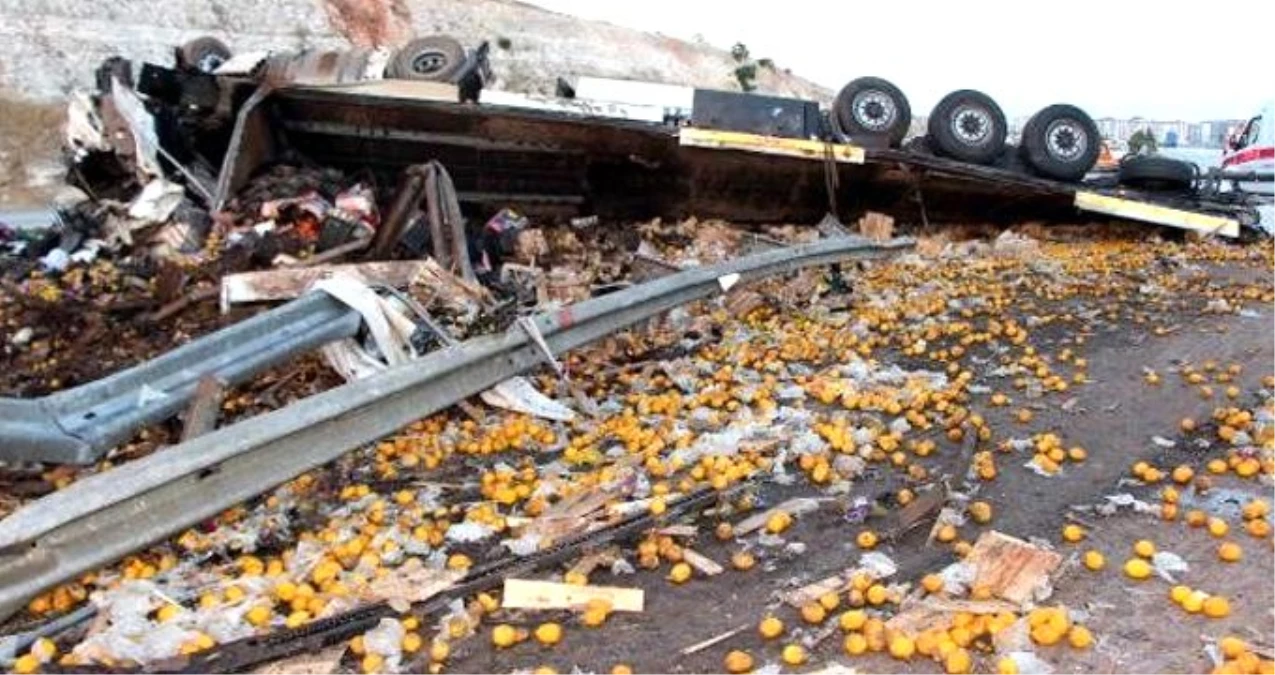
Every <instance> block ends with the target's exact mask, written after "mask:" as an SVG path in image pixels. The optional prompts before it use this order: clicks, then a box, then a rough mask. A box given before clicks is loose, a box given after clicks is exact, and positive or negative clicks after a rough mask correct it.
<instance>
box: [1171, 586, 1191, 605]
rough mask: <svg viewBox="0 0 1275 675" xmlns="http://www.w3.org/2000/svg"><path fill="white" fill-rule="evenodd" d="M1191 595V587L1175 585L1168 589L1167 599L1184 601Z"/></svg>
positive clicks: (1177, 601)
mask: <svg viewBox="0 0 1275 675" xmlns="http://www.w3.org/2000/svg"><path fill="white" fill-rule="evenodd" d="M1189 597H1191V588H1190V587H1189V586H1182V585H1180V584H1179V585H1177V586H1174V587H1173V588H1170V589H1169V599H1170V600H1172V601H1173V602H1175V603H1177V604H1179V605H1180V604H1182V603H1184V602H1186V599H1187V598H1189Z"/></svg>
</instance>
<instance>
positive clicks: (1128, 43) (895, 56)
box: [529, 0, 1275, 121]
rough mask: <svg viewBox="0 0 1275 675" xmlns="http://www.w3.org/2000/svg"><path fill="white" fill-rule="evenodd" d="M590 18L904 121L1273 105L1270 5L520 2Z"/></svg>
mask: <svg viewBox="0 0 1275 675" xmlns="http://www.w3.org/2000/svg"><path fill="white" fill-rule="evenodd" d="M529 1H530V3H531V4H534V5H539V6H541V7H544V8H546V9H550V10H553V11H557V12H562V13H566V14H573V15H576V16H580V17H583V18H587V19H595V20H602V21H608V22H610V23H613V24H617V25H621V26H627V27H630V28H636V29H639V30H644V31H649V32H656V33H662V34H664V35H668V36H672V37H678V38H683V39H688V40H691V39H695V37H696V36H702V38H703V39H704V40H706V41H708V42H709V43H711V44H713V45H716V46H719V47H723V48H729V47H730V46H731V45H733V44H735V43H736V42H742V43H744V44H745V45H747V47H748V49H749V52H750V53H751V54H752V56H753V58H761V57H770V58H772V59H774V61H775V64H776V65H777V66H778V67H780V68H791V69H792V71H793V73H795V74H797V75H801V76H803V77H805V78H807V79H810V80H812V81H814V82H817V83H819V84H821V85H824V86H826V87H828V88H829V89H832V90H834V91H836V90H837V89H840V88H841V86H842V85H844V84H845V83H846V82H849V81H850V80H852V79H854V78H855V77H860V76H864V75H875V76H878V77H884V78H886V79H888V80H890V81H892V82H894V83H895V85H897V86H898V87H899V88H900V89H902V90H903V92H904V94H906V95H907V97H908V100H909V102H910V103H911V106H912V110H913V113H914V114H925V113H928V111H929V110H930V109H931V108H932V107H933V106H934V104H935V103H937V102H938V100H939V99H940V98H942V97H943V95H944V94H947V93H948V92H950V91H953V90H956V89H978V90H981V91H983V92H984V93H987V94H989V95H990V96H991V97H992V98H993V99H995V100H996V101H997V103H999V104H1000V106H1001V108H1002V109H1004V111H1005V113H1006V115H1007V116H1009V117H1011V118H1012V117H1015V116H1020V115H1021V116H1026V115H1030V114H1032V113H1033V112H1035V111H1036V110H1039V109H1040V108H1043V107H1044V106H1046V105H1050V104H1053V103H1071V104H1074V105H1078V106H1080V107H1081V108H1083V109H1085V110H1086V111H1087V112H1089V114H1090V115H1091V116H1092V117H1095V118H1097V117H1119V118H1127V117H1133V116H1135V115H1136V116H1142V117H1146V118H1148V119H1156V120H1178V119H1181V120H1186V121H1203V120H1212V119H1238V118H1246V117H1249V116H1251V115H1253V114H1254V113H1256V112H1257V110H1258V108H1259V107H1260V104H1261V102H1262V101H1264V100H1270V99H1271V98H1275V1H1273V0H1239V1H1236V0H1227V1H1219V0H1214V1H1213V2H1186V1H1184V0H1178V1H1177V2H1145V1H1143V0H1101V1H1100V0H1061V1H1053V2H1041V1H1039V0H1037V1H1035V2H1030V1H1025V0H1019V1H1018V2H1009V1H1003V0H949V1H942V0H885V1H876V2H853V1H849V2H847V1H844V0H843V1H841V2H838V1H837V0H783V1H782V2H773V1H772V2H764V3H763V2H748V1H739V0H736V1H734V2H732V1H729V0H529Z"/></svg>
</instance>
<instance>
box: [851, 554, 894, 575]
mask: <svg viewBox="0 0 1275 675" xmlns="http://www.w3.org/2000/svg"><path fill="white" fill-rule="evenodd" d="M859 571H862V572H866V573H867V575H868V576H869V577H870V578H872V579H874V580H875V579H885V578H888V577H892V576H894V575H895V573H897V572H898V571H899V566H898V565H897V564H895V562H894V559H893V558H891V557H890V556H888V555H886V554H884V553H882V552H880V551H870V552H868V553H864V554H863V555H862V556H860V557H859Z"/></svg>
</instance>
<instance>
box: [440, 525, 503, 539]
mask: <svg viewBox="0 0 1275 675" xmlns="http://www.w3.org/2000/svg"><path fill="white" fill-rule="evenodd" d="M495 533H496V531H495V530H493V529H492V528H490V527H488V526H486V525H482V524H480V523H475V522H473V521H472V520H466V521H464V522H460V523H456V524H454V525H452V526H451V527H449V528H447V541H450V542H455V543H458V544H469V543H472V542H475V541H482V540H484V539H486V538H487V537H490V536H491V535H493V534H495Z"/></svg>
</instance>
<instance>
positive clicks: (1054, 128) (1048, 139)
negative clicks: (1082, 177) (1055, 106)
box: [1045, 118, 1089, 162]
mask: <svg viewBox="0 0 1275 675" xmlns="http://www.w3.org/2000/svg"><path fill="white" fill-rule="evenodd" d="M1087 149H1089V135H1088V134H1086V133H1085V132H1084V129H1082V128H1081V127H1080V124H1079V123H1077V122H1076V120H1073V119H1070V118H1065V119H1060V120H1054V121H1053V122H1051V123H1050V124H1049V126H1048V127H1047V128H1046V129H1045V150H1046V151H1047V152H1048V153H1049V154H1050V156H1051V157H1054V158H1055V159H1058V160H1061V161H1064V162H1074V161H1076V160H1078V159H1080V158H1081V157H1083V156H1084V154H1085V150H1087Z"/></svg>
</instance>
